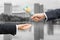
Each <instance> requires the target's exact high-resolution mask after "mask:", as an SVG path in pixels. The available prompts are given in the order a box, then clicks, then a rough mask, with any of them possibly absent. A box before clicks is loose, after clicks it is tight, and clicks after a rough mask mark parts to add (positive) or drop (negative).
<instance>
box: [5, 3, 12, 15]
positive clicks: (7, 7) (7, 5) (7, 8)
mask: <svg viewBox="0 0 60 40" xmlns="http://www.w3.org/2000/svg"><path fill="white" fill-rule="evenodd" d="M4 14H8V15H11V14H12V4H11V3H4Z"/></svg>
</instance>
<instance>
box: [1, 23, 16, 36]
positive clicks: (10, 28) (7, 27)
mask: <svg viewBox="0 0 60 40" xmlns="http://www.w3.org/2000/svg"><path fill="white" fill-rule="evenodd" d="M0 34H12V35H15V34H16V25H15V24H8V23H7V24H0Z"/></svg>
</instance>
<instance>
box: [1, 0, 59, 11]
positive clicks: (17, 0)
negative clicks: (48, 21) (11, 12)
mask: <svg viewBox="0 0 60 40" xmlns="http://www.w3.org/2000/svg"><path fill="white" fill-rule="evenodd" d="M4 3H12V5H13V6H14V5H18V6H20V7H21V8H23V7H24V6H30V7H31V8H32V7H33V5H34V3H42V4H43V5H44V9H46V10H47V9H57V8H60V0H0V6H4Z"/></svg>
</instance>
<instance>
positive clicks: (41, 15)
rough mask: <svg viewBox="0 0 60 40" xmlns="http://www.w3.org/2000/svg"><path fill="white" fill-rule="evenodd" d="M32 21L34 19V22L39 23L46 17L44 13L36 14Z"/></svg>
mask: <svg viewBox="0 0 60 40" xmlns="http://www.w3.org/2000/svg"><path fill="white" fill-rule="evenodd" d="M31 19H32V20H33V21H36V22H39V21H41V20H43V19H45V15H44V13H37V14H34V15H33V16H32V17H31Z"/></svg>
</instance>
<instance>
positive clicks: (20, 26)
mask: <svg viewBox="0 0 60 40" xmlns="http://www.w3.org/2000/svg"><path fill="white" fill-rule="evenodd" d="M31 26H32V25H31V24H20V25H18V30H27V29H29V28H30V27H31Z"/></svg>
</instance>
